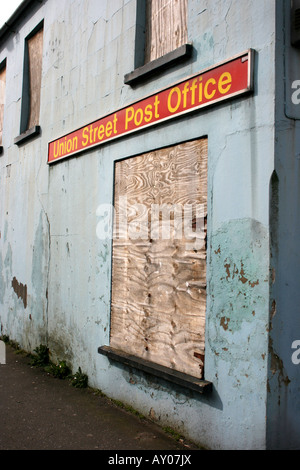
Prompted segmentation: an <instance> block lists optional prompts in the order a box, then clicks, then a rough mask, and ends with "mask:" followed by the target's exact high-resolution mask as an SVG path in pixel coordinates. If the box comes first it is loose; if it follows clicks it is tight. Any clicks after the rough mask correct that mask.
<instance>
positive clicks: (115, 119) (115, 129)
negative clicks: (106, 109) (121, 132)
mask: <svg viewBox="0 0 300 470" xmlns="http://www.w3.org/2000/svg"><path fill="white" fill-rule="evenodd" d="M117 122H118V118H117V115H116V114H115V116H114V134H117V133H118V131H117Z"/></svg>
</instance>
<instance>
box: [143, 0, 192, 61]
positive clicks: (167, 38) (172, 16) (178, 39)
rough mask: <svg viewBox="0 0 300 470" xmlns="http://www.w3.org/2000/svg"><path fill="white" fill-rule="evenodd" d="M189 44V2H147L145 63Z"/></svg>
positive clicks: (165, 0)
mask: <svg viewBox="0 0 300 470" xmlns="http://www.w3.org/2000/svg"><path fill="white" fill-rule="evenodd" d="M186 42H187V0H147V11H146V48H145V63H147V62H150V61H151V60H154V59H157V58H158V57H161V56H163V55H164V54H167V53H168V52H171V51H173V50H174V49H177V47H179V46H182V44H185V43H186Z"/></svg>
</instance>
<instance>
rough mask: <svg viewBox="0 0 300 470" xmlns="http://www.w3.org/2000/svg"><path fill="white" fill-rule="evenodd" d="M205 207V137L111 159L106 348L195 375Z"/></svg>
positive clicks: (201, 331)
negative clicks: (112, 223)
mask: <svg viewBox="0 0 300 470" xmlns="http://www.w3.org/2000/svg"><path fill="white" fill-rule="evenodd" d="M125 203H126V205H125ZM206 207H207V141H206V139H202V140H197V141H193V142H189V143H186V144H182V145H178V146H176V147H171V148H166V149H162V150H158V151H155V152H151V153H149V154H146V155H142V156H138V157H135V158H130V159H127V160H124V161H121V162H117V163H116V166H115V211H116V224H115V226H116V230H115V237H114V242H113V277H112V310H111V346H113V347H115V348H118V349H121V350H123V351H125V352H127V353H129V354H134V355H136V356H138V357H141V358H143V359H147V360H150V361H153V362H155V363H158V364H162V365H165V366H167V367H170V368H172V369H175V370H178V371H181V372H185V373H188V374H192V375H194V376H196V377H201V376H202V373H203V358H204V342H205V309H206V244H205V242H206V240H205V236H206V235H205V230H204V228H205V227H204V226H201V222H203V221H205V220H206V219H205V216H206V210H207V209H206ZM184 208H185V209H189V211H188V210H186V212H185V213H184V212H183V210H184ZM159 209H166V211H165V212H164V211H163V210H159ZM170 209H173V210H170ZM199 209H201V210H199ZM192 212H193V214H192ZM182 214H185V215H187V214H188V217H186V218H187V219H188V222H189V224H187V225H186V227H185V228H184V223H183V220H182ZM123 222H124V223H123ZM125 222H127V223H125ZM195 225H196V227H195ZM200 226H201V228H202V230H200ZM126 232H127V233H126ZM195 234H197V236H198V238H197V242H196V237H195Z"/></svg>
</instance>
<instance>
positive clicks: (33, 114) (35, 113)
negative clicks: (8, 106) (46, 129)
mask: <svg viewBox="0 0 300 470" xmlns="http://www.w3.org/2000/svg"><path fill="white" fill-rule="evenodd" d="M28 57H29V84H30V85H29V86H30V112H29V122H28V129H31V128H32V127H34V126H36V125H38V124H39V118H40V96H41V84H42V57H43V29H41V30H40V31H38V32H37V33H36V34H35V35H34V36H32V37H31V38H30V39H28Z"/></svg>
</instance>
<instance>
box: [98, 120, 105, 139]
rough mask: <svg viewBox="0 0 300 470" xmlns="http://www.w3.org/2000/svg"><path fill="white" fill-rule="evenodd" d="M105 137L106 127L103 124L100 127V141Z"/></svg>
mask: <svg viewBox="0 0 300 470" xmlns="http://www.w3.org/2000/svg"><path fill="white" fill-rule="evenodd" d="M103 137H104V126H103V124H101V125H100V126H99V127H98V140H102V139H103Z"/></svg>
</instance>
